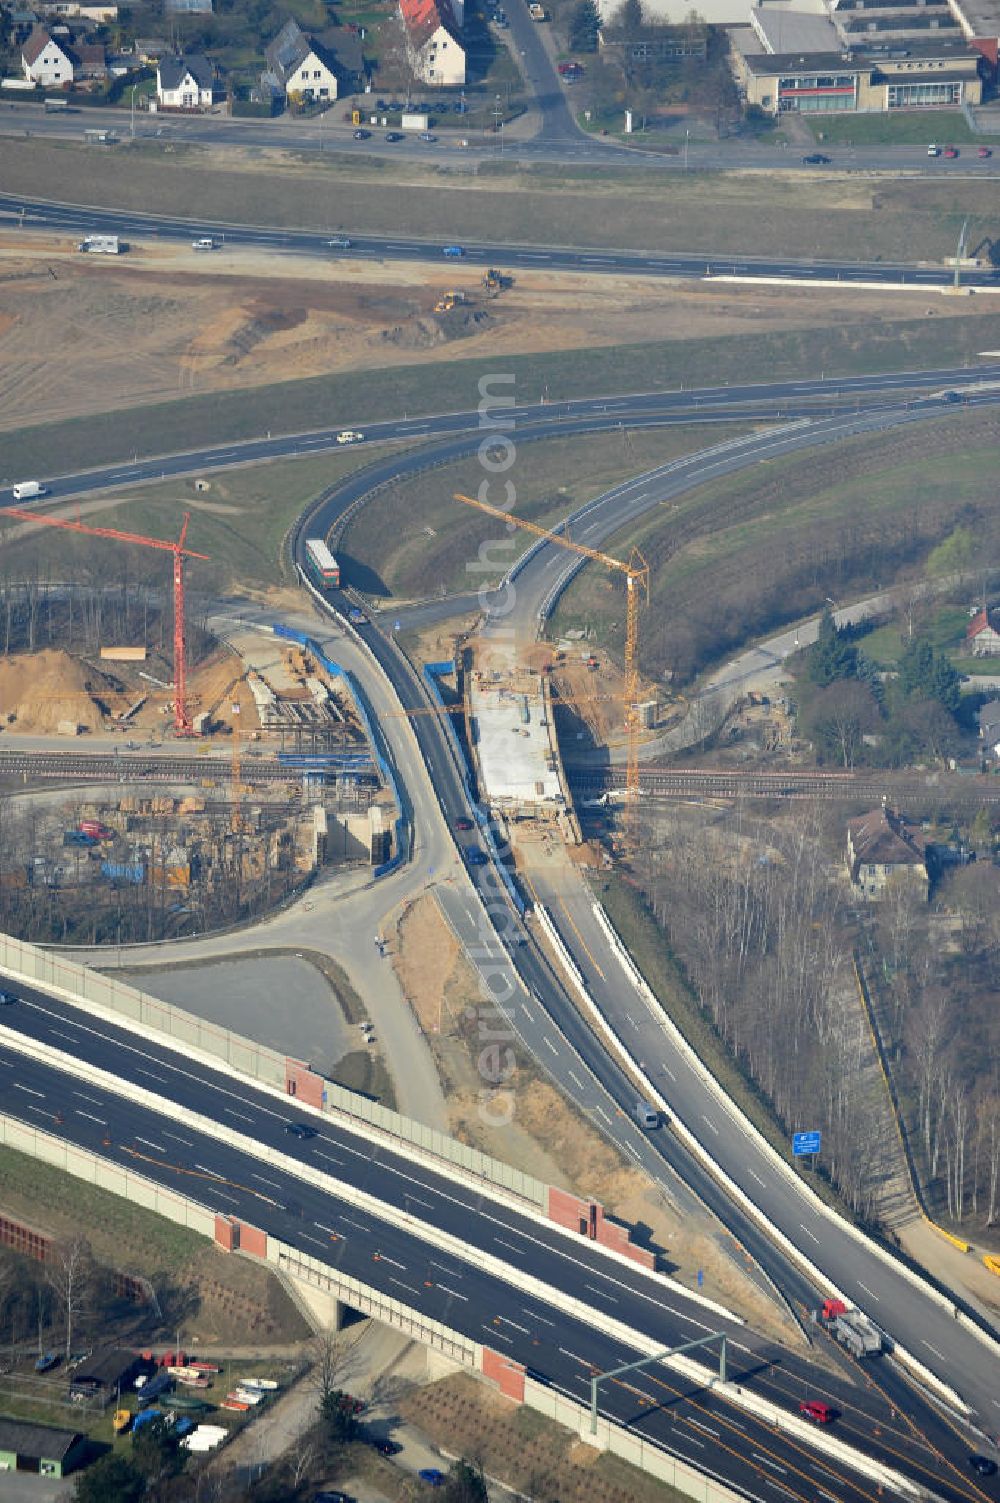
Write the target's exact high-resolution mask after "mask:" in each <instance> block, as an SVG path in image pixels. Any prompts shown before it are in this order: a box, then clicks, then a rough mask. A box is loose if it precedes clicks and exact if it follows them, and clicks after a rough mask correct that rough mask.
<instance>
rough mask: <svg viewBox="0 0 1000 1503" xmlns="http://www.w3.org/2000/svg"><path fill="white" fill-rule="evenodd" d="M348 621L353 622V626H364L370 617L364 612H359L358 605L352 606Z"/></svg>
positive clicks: (348, 613)
mask: <svg viewBox="0 0 1000 1503" xmlns="http://www.w3.org/2000/svg"><path fill="white" fill-rule="evenodd" d="M347 619H348V621H350V622H351V624H352V626H364V624H365V622H366V621H367V620H368V617H367V616H366V615H365V613H364V611H359V610H358V608H357V606H356V605H352V606H351V609H350V610H349V611H348V612H347Z"/></svg>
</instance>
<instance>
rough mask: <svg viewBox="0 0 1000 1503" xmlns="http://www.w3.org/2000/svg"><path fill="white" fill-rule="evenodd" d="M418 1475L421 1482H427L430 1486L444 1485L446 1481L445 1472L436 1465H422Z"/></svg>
mask: <svg viewBox="0 0 1000 1503" xmlns="http://www.w3.org/2000/svg"><path fill="white" fill-rule="evenodd" d="M417 1476H418V1477H419V1478H420V1480H421V1482H426V1483H427V1486H428V1487H444V1484H445V1481H446V1478H445V1475H444V1472H442V1471H440V1470H439V1469H438V1468H437V1467H436V1466H422V1467H421V1468H420V1471H419V1472H418V1473H417Z"/></svg>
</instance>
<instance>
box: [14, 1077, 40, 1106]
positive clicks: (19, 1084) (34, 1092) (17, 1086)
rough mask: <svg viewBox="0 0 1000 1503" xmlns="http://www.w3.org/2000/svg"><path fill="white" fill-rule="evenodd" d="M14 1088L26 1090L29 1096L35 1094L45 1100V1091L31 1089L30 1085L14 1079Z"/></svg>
mask: <svg viewBox="0 0 1000 1503" xmlns="http://www.w3.org/2000/svg"><path fill="white" fill-rule="evenodd" d="M14 1089H15V1091H25V1092H27V1094H28V1095H29V1096H37V1097H39V1099H40V1100H42V1101H44V1100H45V1092H44V1091H33V1090H32V1089H31V1086H30V1085H22V1084H21V1082H20V1081H19V1080H15V1082H14Z"/></svg>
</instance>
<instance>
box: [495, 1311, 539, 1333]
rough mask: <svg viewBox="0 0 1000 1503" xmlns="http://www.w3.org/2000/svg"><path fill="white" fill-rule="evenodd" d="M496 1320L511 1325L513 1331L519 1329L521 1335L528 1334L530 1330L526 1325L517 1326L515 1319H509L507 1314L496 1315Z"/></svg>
mask: <svg viewBox="0 0 1000 1503" xmlns="http://www.w3.org/2000/svg"><path fill="white" fill-rule="evenodd" d="M497 1320H498V1321H499V1322H500V1324H501V1325H504V1326H513V1327H514V1330H515V1331H520V1332H521V1335H522V1336H530V1335H531V1331H530V1330H529V1329H528V1327H527V1326H519V1325H518V1323H517V1321H516V1320H511V1318H510V1316H509V1315H498V1316H497Z"/></svg>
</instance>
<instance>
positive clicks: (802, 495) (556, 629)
mask: <svg viewBox="0 0 1000 1503" xmlns="http://www.w3.org/2000/svg"><path fill="white" fill-rule="evenodd" d="M996 434H997V423H996V418H995V417H994V416H993V415H992V414H991V413H990V412H988V411H983V412H978V413H977V412H969V413H965V414H963V415H962V416H961V417H959V418H954V417H948V418H942V419H937V420H934V421H932V422H931V423H929V424H926V425H922V426H921V428H920V430H919V431H918V432H914V433H909V434H906V435H905V436H902V435H899V434H896V435H893V434H892V433H891V432H890V433H888V434H884V435H879V436H876V437H865V438H858V439H852V440H850V441H848V442H846V443H843V444H840V445H838V447H837V451H836V456H837V457H836V460H835V461H834V460H832V459H831V457H830V456H829V455H823V456H821V457H819V458H817V456H816V455H815V454H810V455H805V456H799V457H795V456H789V457H786V458H785V459H781V460H778V461H776V462H774V463H773V464H768V465H767V466H763V467H758V468H757V469H756V470H755V471H753V472H751V473H749V474H744V475H738V476H734V477H732V478H727V479H723V480H720V481H718V482H716V483H714V484H712V485H710V486H706V487H702V488H700V489H699V490H697V491H693V492H691V493H689V494H688V495H686V496H684V497H682V498H680V500H679V502H678V503H677V505H676V506H674V507H672V508H671V509H670V510H669V512H668V513H667V515H665V516H664V515H663V514H660V513H657V514H656V515H654V516H652V517H647V518H646V519H644V521H643V522H642V523H641V524H640V525H639V527H638V528H636V529H633V530H631V531H630V532H628V533H627V534H624V535H619V536H618V537H616V538H614V539H612V540H610V543H609V545H608V546H609V550H610V551H612V552H615V553H618V554H621V553H622V552H623V551H625V552H627V550H628V548H629V547H631V546H632V545H635V546H638V547H639V548H640V549H641V550H642V551H643V553H644V554H646V556H647V557H648V558H649V559H650V561H651V563H652V580H651V600H650V607H649V609H648V611H647V612H646V613H645V624H644V629H643V636H642V667H643V671H644V672H645V673H647V674H648V675H649V676H650V677H651V678H658V677H660V676H661V675H662V673H663V672H664V671H665V670H666V669H667V668H668V667H676V666H677V664H676V661H675V659H674V658H673V657H672V653H673V652H674V651H675V649H676V645H677V640H678V633H680V632H682V631H685V630H687V629H689V628H690V627H691V622H692V619H693V618H695V617H697V616H699V615H702V614H703V613H704V610H705V605H706V603H708V604H709V605H711V603H712V602H718V601H720V600H721V599H723V598H727V599H729V600H732V601H735V600H737V599H738V600H739V601H740V602H741V606H735V605H734V606H733V607H732V608H731V609H730V610H729V612H723V614H725V615H727V621H731V619H732V617H733V616H735V615H739V616H743V611H744V610H749V602H750V601H751V599H752V600H753V602H754V604H757V603H759V602H760V601H761V600H764V599H770V600H771V601H772V606H771V612H772V614H771V617H770V622H773V624H777V622H778V621H780V620H791V619H795V618H796V616H797V615H798V614H804V613H805V609H804V607H805V603H806V602H808V607H809V608H816V609H818V608H819V606H821V605H822V602H823V598H824V596H825V595H826V594H827V593H829V592H830V591H832V590H835V589H836V585H835V583H834V581H835V579H836V578H837V571H838V568H839V567H840V556H841V553H843V555H844V556H846V555H847V554H848V553H849V552H850V550H852V549H854V550H857V549H858V548H859V547H860V548H861V549H862V550H864V549H865V548H867V549H869V550H870V551H871V553H872V557H873V558H876V557H877V558H878V559H879V560H880V562H879V563H878V564H877V565H876V564H874V563H873V564H872V566H871V567H872V569H874V568H876V567H877V568H878V569H879V573H878V575H877V578H876V580H875V581H874V582H877V583H879V584H888V583H889V582H890V580H891V578H892V577H894V575H895V571H896V569H897V568H898V567H899V565H900V563H901V562H902V563H912V562H913V561H914V560H915V559H916V560H919V558H922V557H923V556H925V554H926V551H927V550H928V549H929V548H930V546H932V545H933V544H934V543H936V542H939V541H940V540H941V538H942V537H943V536H945V535H947V533H948V532H949V531H950V530H951V529H952V528H953V527H954V526H955V524H956V521H957V520H958V519H959V518H960V517H962V516H964V515H965V514H966V513H967V512H968V511H969V509H970V508H979V509H980V511H981V512H982V513H983V515H984V517H985V516H986V515H988V514H989V512H990V498H991V496H992V494H993V478H992V477H993V474H994V470H995V443H996ZM918 538H919V539H921V540H922V541H921V543H920V544H919V545H917V543H916V542H915V540H916V539H918ZM674 539H677V541H676V542H675V541H674ZM914 549H916V554H914ZM897 551H898V557H897V556H896V553H897ZM883 571H884V572H883ZM786 575H787V576H788V577H789V578H794V579H795V580H796V583H797V585H801V581H802V579H803V578H805V579H806V580H807V581H810V580H811V581H812V584H807V585H806V586H803V587H802V588H803V589H804V593H803V594H799V595H796V596H795V597H792V596H791V594H790V593H789V596H788V598H787V599H783V597H782V579H783V577H784V576H786ZM751 579H752V580H753V581H754V583H753V585H751V584H750V580H751ZM814 596H815V598H814ZM715 609H717V610H721V609H722V607H719V606H716V607H715ZM783 612H784V614H783ZM621 617H622V612H621V601H620V597H619V595H618V594H617V593H614V594H610V595H609V593H608V591H607V589H606V587H605V585H604V579H603V574H602V571H600V570H595V569H590V568H587V569H584V570H583V571H582V572H581V573H580V574H579V575H577V577H576V579H575V580H574V582H573V583H572V584H571V586H570V588H569V589H568V590H567V591H566V593H565V594H564V595H563V597H562V599H561V600H560V602H559V605H558V607H557V610H556V612H555V614H554V616H553V619H552V622H551V632H552V633H553V634H556V635H557V634H559V633H561V632H565V631H566V630H567V629H568V628H572V627H579V626H585V627H587V628H589V629H591V630H592V631H594V632H595V633H596V636H597V639H598V640H599V641H602V642H603V643H604V644H605V645H606V646H610V647H611V648H612V649H616V650H621V648H622V646H623V642H622V636H623V628H622V625H621ZM745 619H746V618H745V617H744V620H745ZM733 630H734V631H736V630H737V628H736V627H735V626H734V627H733ZM752 634H753V628H746V627H744V635H743V636H740V635H739V633H738V632H737V636H736V637H735V638H734V637H733V636H731V635H727V634H726V633H722V632H720V633H719V634H718V642H719V647H718V651H719V653H720V655H723V656H724V655H725V654H726V652H728V651H730V650H733V649H734V647H735V646H736V645H742V642H743V640H745V637H746V636H747V635H752ZM701 651H702V655H701V659H700V660H701V661H702V662H704V661H705V652H706V651H708V654H709V657H711V650H710V649H706V648H705V647H704V646H703V647H702V650H701Z"/></svg>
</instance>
